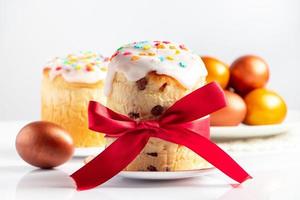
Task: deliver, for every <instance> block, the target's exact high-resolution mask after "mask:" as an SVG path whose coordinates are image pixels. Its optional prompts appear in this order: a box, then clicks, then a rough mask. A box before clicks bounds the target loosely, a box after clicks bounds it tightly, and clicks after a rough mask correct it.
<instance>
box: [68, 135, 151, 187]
mask: <svg viewBox="0 0 300 200" xmlns="http://www.w3.org/2000/svg"><path fill="white" fill-rule="evenodd" d="M149 137H150V134H149V133H148V132H142V131H141V130H136V131H133V132H130V133H125V134H124V135H122V136H121V137H119V138H118V139H117V140H116V141H115V142H113V143H112V144H111V145H110V146H108V147H107V148H106V149H105V150H104V151H103V152H102V153H101V154H99V155H98V156H97V157H96V158H94V159H93V160H92V161H90V162H89V163H87V164H86V165H85V166H83V167H82V168H80V169H79V170H77V171H76V172H75V173H73V174H72V175H71V177H72V178H73V179H74V181H75V182H76V185H77V190H87V189H91V188H94V187H96V186H98V185H101V184H102V183H105V182H106V181H108V180H109V179H110V178H112V177H113V176H115V175H116V174H118V173H119V172H120V171H122V170H123V169H124V168H125V167H126V166H127V165H128V164H129V163H130V162H131V161H132V160H134V158H135V157H136V156H137V155H138V154H139V153H140V152H141V151H142V149H143V148H144V146H145V145H146V144H147V142H148V140H149Z"/></svg>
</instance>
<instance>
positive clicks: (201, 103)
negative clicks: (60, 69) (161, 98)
mask: <svg viewBox="0 0 300 200" xmlns="http://www.w3.org/2000/svg"><path fill="white" fill-rule="evenodd" d="M224 106H226V101H225V97H224V93H223V91H222V89H221V88H220V87H219V86H218V85H217V84H216V83H210V84H207V85H206V86H204V87H202V88H199V89H197V90H196V91H194V92H192V93H190V94H189V95H187V96H185V97H183V98H182V99H180V100H179V101H177V102H176V103H175V104H174V105H173V106H171V107H170V108H169V109H167V110H166V111H165V112H164V114H163V115H162V116H161V117H160V118H159V119H158V120H149V121H140V122H136V121H134V120H132V119H130V118H128V117H127V116H124V115H121V114H118V113H116V112H114V111H112V110H110V109H109V108H107V107H105V106H103V105H101V104H99V103H97V102H94V101H91V102H90V104H89V128H90V129H92V130H94V131H98V132H103V133H106V135H107V136H109V137H118V139H117V140H116V141H115V142H114V143H112V144H111V145H110V146H108V147H107V148H106V149H105V150H104V151H103V152H102V153H101V154H99V155H98V156H97V157H95V158H94V159H93V160H92V161H90V162H89V163H87V164H86V165H85V166H83V167H82V168H80V169H79V170H78V171H76V172H75V173H74V174H72V175H71V177H72V178H73V179H74V180H75V182H76V184H77V189H78V190H86V189H90V188H93V187H96V186H98V185H101V184H102V183H104V182H106V181H108V180H109V179H110V178H112V177H113V176H115V175H116V174H118V173H119V172H120V171H122V170H123V169H124V168H125V167H126V166H127V165H128V164H129V163H130V162H131V161H133V160H134V159H135V158H136V157H137V156H138V155H139V153H140V152H141V151H142V149H143V148H144V147H145V145H146V144H147V142H148V140H149V138H150V137H156V138H160V139H163V140H166V141H170V142H173V143H176V144H180V145H184V146H186V147H188V148H189V149H191V150H192V151H194V152H196V153H197V154H199V155H200V156H201V157H203V158H204V159H205V160H207V161H208V162H209V163H211V164H212V165H214V166H215V167H216V168H218V169H219V170H221V171H222V172H223V173H225V174H226V175H227V176H229V177H231V178H232V179H234V180H235V181H237V182H240V183H241V182H243V181H245V180H247V179H249V178H251V176H250V175H249V174H248V173H247V172H246V171H245V170H244V169H243V168H241V167H240V166H239V165H238V164H237V163H236V162H235V161H234V160H233V159H232V158H231V157H230V156H229V155H228V154H226V153H225V152H224V151H223V150H222V149H220V148H219V147H218V146H217V145H216V144H214V143H213V142H211V141H210V140H209V118H208V117H205V116H206V115H208V114H210V113H212V112H214V111H216V110H218V109H220V108H222V107H224ZM200 118H202V119H200Z"/></svg>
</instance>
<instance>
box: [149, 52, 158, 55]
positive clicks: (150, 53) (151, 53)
mask: <svg viewBox="0 0 300 200" xmlns="http://www.w3.org/2000/svg"><path fill="white" fill-rule="evenodd" d="M155 55H156V54H155V53H153V52H149V53H148V56H155Z"/></svg>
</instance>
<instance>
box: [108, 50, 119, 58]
mask: <svg viewBox="0 0 300 200" xmlns="http://www.w3.org/2000/svg"><path fill="white" fill-rule="evenodd" d="M118 54H119V51H116V52H115V53H114V54H113V55H112V56H111V57H110V60H112V59H113V58H114V57H116V56H117V55H118Z"/></svg>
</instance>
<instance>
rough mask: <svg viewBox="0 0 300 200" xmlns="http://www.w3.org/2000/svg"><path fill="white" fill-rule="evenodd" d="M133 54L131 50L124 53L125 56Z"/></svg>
mask: <svg viewBox="0 0 300 200" xmlns="http://www.w3.org/2000/svg"><path fill="white" fill-rule="evenodd" d="M131 54H132V53H131V52H129V51H126V52H124V53H123V56H128V55H131Z"/></svg>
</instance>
